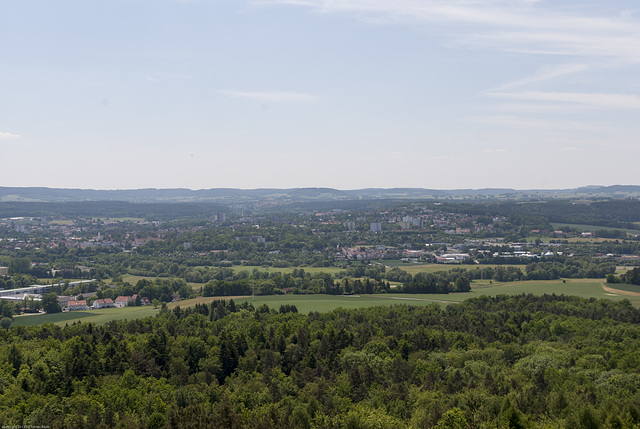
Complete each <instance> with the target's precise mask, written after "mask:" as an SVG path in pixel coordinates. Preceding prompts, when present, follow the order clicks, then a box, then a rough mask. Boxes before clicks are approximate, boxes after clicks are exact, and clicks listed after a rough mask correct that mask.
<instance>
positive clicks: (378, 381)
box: [0, 295, 640, 428]
mask: <svg viewBox="0 0 640 429" xmlns="http://www.w3.org/2000/svg"><path fill="white" fill-rule="evenodd" d="M639 322H640V311H639V310H637V309H635V308H633V307H632V306H631V304H630V303H629V302H628V301H621V302H612V301H603V300H601V301H598V300H594V299H592V300H585V299H581V298H575V297H565V296H542V297H535V296H531V295H526V296H525V295H523V296H516V297H506V296H499V297H495V298H491V297H481V298H475V299H471V300H468V301H466V302H464V303H461V304H457V305H449V306H447V307H446V308H442V307H440V306H438V305H435V304H434V305H432V306H428V307H411V306H395V307H371V308H367V309H359V310H348V311H347V310H341V309H338V310H335V311H333V312H330V313H326V314H320V313H310V314H308V315H302V314H298V313H297V312H296V310H295V307H292V306H283V307H281V308H280V310H279V311H276V310H275V309H269V308H268V307H266V306H262V307H258V308H253V307H252V306H251V305H249V304H243V305H236V304H234V303H233V301H229V302H226V301H214V302H213V303H211V304H209V305H198V306H197V307H193V308H189V309H180V308H176V309H174V310H171V311H170V310H163V311H162V312H161V313H160V314H159V315H158V316H156V317H152V318H147V319H142V320H135V321H129V322H127V321H114V322H110V323H108V324H106V325H103V326H95V325H93V324H82V323H80V324H77V325H73V326H67V327H64V328H60V327H57V326H53V325H49V324H45V325H41V326H34V327H29V328H24V327H13V328H10V329H8V330H0V356H2V359H1V361H0V362H2V364H0V389H1V395H0V424H1V425H2V426H3V427H7V426H13V425H41V426H50V427H52V428H109V427H122V428H165V427H166V428H182V427H184V428H187V427H189V428H198V427H200V428H205V427H229V428H243V427H246V428H271V427H278V428H294V427H295V428H298V427H302V428H312V427H318V428H321V427H322V428H338V427H351V428H389V427H398V428H402V427H417V428H429V427H437V428H462V427H471V428H496V427H514V428H526V427H549V428H551V427H568V428H590V427H611V428H615V427H637V425H638V424H639V423H640V411H639V407H640V391H639V389H640V369H639V368H640V352H639V350H640V327H639V325H638V323H639Z"/></svg>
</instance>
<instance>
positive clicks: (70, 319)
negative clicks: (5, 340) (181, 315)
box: [13, 305, 158, 326]
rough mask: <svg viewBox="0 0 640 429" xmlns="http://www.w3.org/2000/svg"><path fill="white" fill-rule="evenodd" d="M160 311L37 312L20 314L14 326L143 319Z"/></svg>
mask: <svg viewBox="0 0 640 429" xmlns="http://www.w3.org/2000/svg"><path fill="white" fill-rule="evenodd" d="M157 312H158V309H154V308H153V306H151V305H148V306H144V307H124V308H105V309H102V310H87V311H71V312H64V313H54V314H37V315H28V316H18V317H15V318H14V319H13V326H31V325H39V324H42V323H54V324H56V325H60V326H64V325H65V324H69V325H71V324H72V323H74V322H79V321H82V323H88V322H93V323H95V324H98V325H102V324H105V323H107V322H110V321H112V320H123V319H127V320H132V319H141V318H143V317H147V316H153V315H154V314H156V313H157Z"/></svg>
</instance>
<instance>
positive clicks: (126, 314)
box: [13, 279, 640, 326]
mask: <svg viewBox="0 0 640 429" xmlns="http://www.w3.org/2000/svg"><path fill="white" fill-rule="evenodd" d="M608 286H609V287H611V288H614V289H619V290H623V291H637V292H640V287H638V286H631V285H620V284H610V285H608ZM526 293H532V294H535V295H543V294H556V295H561V294H564V295H575V296H580V297H582V298H596V299H610V300H614V301H620V300H623V299H628V300H629V301H630V302H631V303H632V304H633V305H634V306H635V307H640V296H630V295H624V294H618V293H611V292H607V291H605V290H603V289H602V280H600V279H567V280H566V283H563V280H550V281H523V282H513V283H493V284H490V283H489V282H488V281H483V282H480V281H474V282H473V283H472V289H471V292H466V293H452V294H446V295H445V294H397V293H390V294H377V295H348V296H344V295H269V296H256V297H233V299H234V300H236V302H237V303H240V302H243V301H249V302H251V303H252V304H253V305H254V306H256V307H257V306H260V305H262V304H267V305H269V306H270V307H272V308H274V309H276V310H277V309H278V308H279V307H280V306H281V305H282V304H293V305H295V306H296V307H297V308H298V311H299V312H300V313H305V314H306V313H309V312H310V311H319V312H326V311H331V310H334V309H336V308H339V307H341V308H359V307H369V306H373V305H395V304H410V305H429V304H431V303H437V304H440V305H447V304H452V303H457V302H461V301H464V300H465V299H469V298H473V297H479V296H482V295H488V296H496V295H519V294H526ZM231 298H232V297H198V298H194V299H189V300H185V301H181V302H180V303H176V304H169V305H168V307H169V308H174V307H175V306H177V305H179V306H180V307H182V308H186V307H191V306H194V305H195V304H197V303H198V304H208V303H210V302H211V301H214V300H217V299H231ZM157 312H158V310H157V309H154V308H153V307H152V306H146V307H125V308H110V309H103V310H95V311H94V310H89V311H75V312H72V313H57V314H46V315H29V316H19V317H16V318H15V319H14V322H13V325H14V326H30V325H35V324H40V323H48V322H50V323H55V324H57V325H61V326H64V325H65V324H71V323H73V322H78V321H82V323H86V322H93V323H96V324H99V325H101V324H104V323H107V322H109V321H111V320H122V319H128V320H132V319H139V318H142V317H147V316H152V315H154V314H156V313H157Z"/></svg>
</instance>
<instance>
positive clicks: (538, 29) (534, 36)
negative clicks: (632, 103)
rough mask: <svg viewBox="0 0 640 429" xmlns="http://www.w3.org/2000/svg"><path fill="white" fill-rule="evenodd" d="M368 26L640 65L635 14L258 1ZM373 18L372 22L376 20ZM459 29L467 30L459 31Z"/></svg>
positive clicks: (420, 1) (534, 6)
mask: <svg viewBox="0 0 640 429" xmlns="http://www.w3.org/2000/svg"><path fill="white" fill-rule="evenodd" d="M254 3H255V4H281V5H295V6H303V7H308V8H311V9H313V10H315V11H317V12H320V13H348V14H352V15H353V16H355V17H356V18H358V19H363V20H367V21H372V20H374V21H377V22H381V21H385V20H386V21H388V22H399V21H413V22H428V23H442V24H447V27H446V30H445V31H446V33H447V34H449V37H450V43H452V44H454V45H459V46H466V47H470V48H481V49H492V50H502V51H513V52H530V53H538V54H549V55H559V54H563V55H570V56H573V57H575V56H579V55H582V56H597V57H603V56H604V57H611V58H616V59H618V60H624V61H625V62H628V61H630V62H639V61H640V21H639V20H638V19H637V18H635V17H634V16H633V15H630V14H626V15H625V14H622V15H621V14H612V15H610V16H605V15H603V14H602V12H598V14H597V15H596V14H594V15H593V16H589V15H585V14H584V11H585V9H579V8H577V7H576V8H575V9H572V8H570V7H562V8H553V6H549V5H550V4H553V3H552V2H544V3H543V2H538V1H527V0H397V1H389V0H341V1H330V0H255V1H254ZM372 18H373V19H372ZM456 24H459V25H462V26H463V27H457V26H456Z"/></svg>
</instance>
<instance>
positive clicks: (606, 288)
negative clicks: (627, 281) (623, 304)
mask: <svg viewBox="0 0 640 429" xmlns="http://www.w3.org/2000/svg"><path fill="white" fill-rule="evenodd" d="M600 285H601V286H602V289H604V290H605V291H607V292H611V293H617V294H620V295H629V296H640V293H638V292H630V291H628V290H620V289H614V288H610V287H609V286H606V285H605V284H604V283H600Z"/></svg>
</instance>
